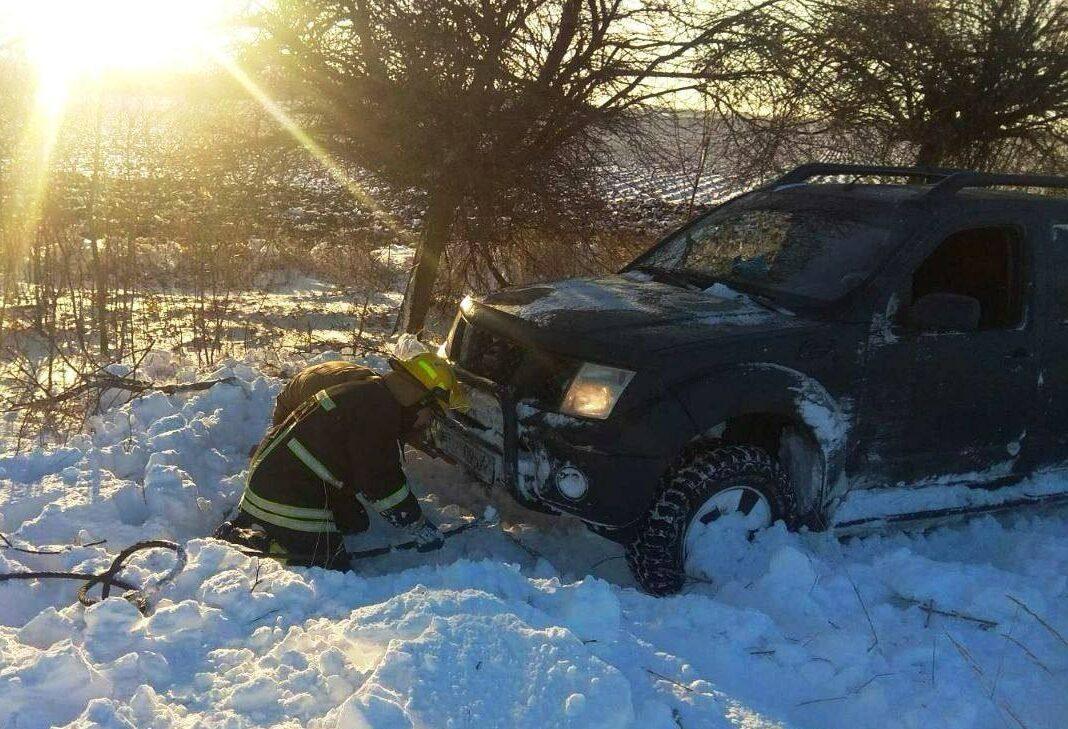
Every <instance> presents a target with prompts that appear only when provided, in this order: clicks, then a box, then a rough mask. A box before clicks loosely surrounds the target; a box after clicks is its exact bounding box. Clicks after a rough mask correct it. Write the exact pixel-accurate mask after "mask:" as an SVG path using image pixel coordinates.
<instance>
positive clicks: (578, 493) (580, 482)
mask: <svg viewBox="0 0 1068 729" xmlns="http://www.w3.org/2000/svg"><path fill="white" fill-rule="evenodd" d="M556 488H557V489H558V490H559V491H560V493H562V494H563V495H564V496H566V497H567V498H569V499H575V500H578V499H581V498H582V497H583V496H585V495H586V492H587V491H589V489H590V484H589V482H588V481H587V480H586V475H585V474H584V473H582V471H580V470H578V469H577V468H575V467H574V466H564V467H563V468H561V469H560V470H559V471H557V472H556Z"/></svg>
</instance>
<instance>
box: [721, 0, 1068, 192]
mask: <svg viewBox="0 0 1068 729" xmlns="http://www.w3.org/2000/svg"><path fill="white" fill-rule="evenodd" d="M766 21H767V22H768V27H769V30H770V33H771V34H772V35H774V36H775V37H777V38H779V39H780V41H781V48H782V51H781V52H779V53H770V54H769V56H768V59H769V61H770V63H771V65H772V67H773V73H772V74H771V76H770V78H771V79H772V80H771V81H769V82H768V84H767V85H765V86H761V87H754V88H753V89H751V91H753V92H756V93H757V94H759V95H760V96H761V101H760V102H759V103H758V104H756V105H754V107H753V113H751V114H750V115H748V116H747V117H746V118H743V119H738V118H737V117H735V118H734V119H733V121H734V122H735V125H734V126H733V128H732V131H733V132H734V133H735V136H734V141H735V142H736V145H735V149H736V151H740V148H741V147H742V146H743V145H744V147H745V149H744V152H742V154H741V155H735V157H736V158H737V157H738V156H741V157H747V158H748V160H747V161H748V163H749V165H750V166H756V167H760V166H763V167H764V168H765V169H767V168H774V167H778V166H782V165H784V164H788V163H790V162H793V161H796V160H797V159H799V158H811V157H832V158H839V159H841V158H847V159H850V158H851V159H854V160H871V159H872V158H876V159H880V160H887V161H898V162H911V163H915V164H918V165H924V166H960V167H970V168H977V169H991V168H997V167H1025V168H1039V169H1045V170H1050V171H1052V170H1055V169H1057V168H1058V166H1059V165H1062V164H1063V163H1064V161H1065V157H1066V151H1065V150H1066V147H1068V145H1066V142H1068V50H1066V49H1068V6H1066V5H1065V4H1064V3H1063V2H1062V1H1061V0H890V1H889V2H886V0H849V1H848V2H843V1H840V0H832V1H830V2H827V1H824V0H805V2H803V3H802V4H801V5H791V6H782V7H779V8H777V9H776V10H775V12H773V13H769V14H768V16H767V18H766ZM755 142H759V144H755Z"/></svg>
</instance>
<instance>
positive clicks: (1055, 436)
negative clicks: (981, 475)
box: [1035, 216, 1068, 466]
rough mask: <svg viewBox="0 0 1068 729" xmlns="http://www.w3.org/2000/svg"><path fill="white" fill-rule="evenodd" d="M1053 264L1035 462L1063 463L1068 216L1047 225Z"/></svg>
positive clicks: (1045, 306) (1045, 292) (1067, 410)
mask: <svg viewBox="0 0 1068 729" xmlns="http://www.w3.org/2000/svg"><path fill="white" fill-rule="evenodd" d="M1046 230H1047V233H1046V235H1047V236H1048V238H1047V242H1048V250H1047V255H1045V256H1044V260H1046V261H1048V263H1049V265H1047V266H1043V267H1042V268H1041V270H1040V272H1039V273H1040V278H1039V281H1038V284H1039V292H1040V296H1039V302H1038V306H1039V320H1040V324H1039V326H1040V331H1041V341H1042V351H1041V352H1040V353H1039V357H1040V358H1039V379H1038V382H1039V400H1040V403H1041V408H1042V418H1041V425H1040V427H1038V428H1037V433H1036V436H1037V441H1038V443H1037V444H1036V448H1035V452H1036V454H1035V464H1036V465H1037V466H1052V465H1059V464H1062V463H1064V462H1065V461H1066V460H1068V216H1064V217H1063V218H1061V219H1054V220H1051V221H1049V225H1048V227H1047V228H1046Z"/></svg>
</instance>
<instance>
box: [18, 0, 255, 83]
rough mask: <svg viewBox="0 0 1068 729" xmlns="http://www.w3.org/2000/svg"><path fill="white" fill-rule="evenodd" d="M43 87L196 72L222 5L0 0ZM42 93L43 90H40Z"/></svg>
mask: <svg viewBox="0 0 1068 729" xmlns="http://www.w3.org/2000/svg"><path fill="white" fill-rule="evenodd" d="M0 4H6V5H7V6H8V13H7V16H8V17H7V18H6V21H7V22H8V23H9V24H10V27H11V28H12V30H13V35H14V38H15V40H16V42H17V43H18V44H19V45H20V46H21V47H22V48H23V50H24V53H25V55H26V57H27V59H28V60H29V61H30V62H31V63H32V64H33V65H34V66H35V67H36V69H37V71H38V74H39V76H40V81H41V84H42V86H48V85H51V86H67V85H70V84H71V83H73V82H76V81H78V80H81V79H85V78H88V77H100V76H102V75H107V74H114V73H137V72H150V71H156V70H167V69H179V68H184V67H194V66H197V65H200V64H203V63H205V62H206V61H207V59H208V58H209V57H210V55H211V54H212V53H215V52H217V50H218V46H219V45H220V44H221V42H222V40H223V38H224V33H225V28H224V26H225V24H226V20H227V19H228V17H231V16H232V13H233V10H234V3H233V2H228V1H227V0H18V1H16V0H0ZM42 90H43V89H42Z"/></svg>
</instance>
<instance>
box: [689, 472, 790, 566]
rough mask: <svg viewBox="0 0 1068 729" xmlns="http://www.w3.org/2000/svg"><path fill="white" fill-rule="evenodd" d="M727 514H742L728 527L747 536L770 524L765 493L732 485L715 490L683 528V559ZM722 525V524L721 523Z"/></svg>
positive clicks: (768, 506) (692, 551)
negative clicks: (684, 529)
mask: <svg viewBox="0 0 1068 729" xmlns="http://www.w3.org/2000/svg"><path fill="white" fill-rule="evenodd" d="M727 515H741V517H742V518H740V519H738V518H735V519H733V520H731V526H732V527H735V528H737V529H738V530H744V531H745V532H746V534H747V535H751V534H752V533H753V532H755V531H757V530H759V529H764V528H765V527H768V526H771V504H770V503H769V502H768V499H767V498H766V497H765V496H764V494H762V493H760V492H759V491H757V490H756V489H754V488H751V487H749V486H734V487H731V488H726V489H723V490H722V491H717V492H716V493H715V494H713V495H712V496H710V497H709V498H708V500H707V501H705V503H703V504H701V506H700V508H699V509H697V511H696V512H695V513H694V515H693V518H692V519H690V524H689V525H688V526H687V528H686V540H685V553H684V555H683V557H684V559H685V558H686V557H689V555H690V554H693V553H694V551H695V549H696V547H697V544H698V542H700V541H701V539H702V538H703V536H704V535H705V534H707V533H708V531H709V530H711V529H714V528H716V527H715V525H716V522H718V521H720V520H721V519H722V518H723V517H724V516H727ZM720 528H722V525H720Z"/></svg>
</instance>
